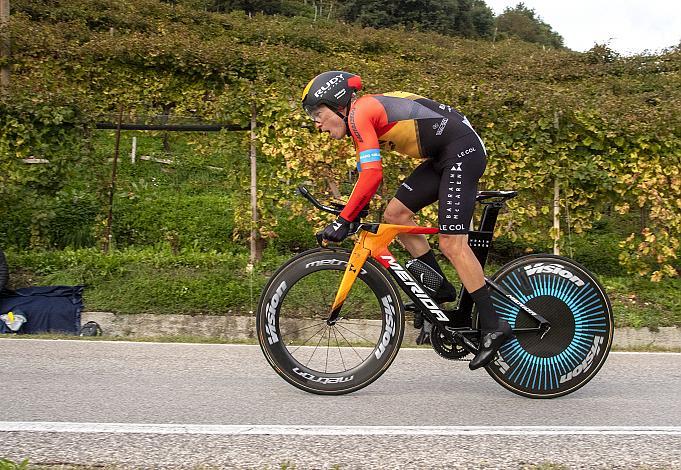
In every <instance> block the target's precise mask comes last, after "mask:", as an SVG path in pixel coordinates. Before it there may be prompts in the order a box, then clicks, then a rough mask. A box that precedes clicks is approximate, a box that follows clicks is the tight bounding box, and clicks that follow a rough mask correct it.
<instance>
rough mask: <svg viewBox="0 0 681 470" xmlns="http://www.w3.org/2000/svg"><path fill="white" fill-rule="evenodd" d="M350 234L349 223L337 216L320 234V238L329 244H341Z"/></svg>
mask: <svg viewBox="0 0 681 470" xmlns="http://www.w3.org/2000/svg"><path fill="white" fill-rule="evenodd" d="M349 233H350V222H348V221H347V220H345V219H344V218H343V217H341V216H338V218H337V219H336V220H335V222H331V223H330V224H329V225H327V226H326V228H325V229H324V231H323V232H322V238H324V239H325V240H329V241H330V242H336V243H339V242H342V241H343V240H345V238H346V237H347V236H348V234H349Z"/></svg>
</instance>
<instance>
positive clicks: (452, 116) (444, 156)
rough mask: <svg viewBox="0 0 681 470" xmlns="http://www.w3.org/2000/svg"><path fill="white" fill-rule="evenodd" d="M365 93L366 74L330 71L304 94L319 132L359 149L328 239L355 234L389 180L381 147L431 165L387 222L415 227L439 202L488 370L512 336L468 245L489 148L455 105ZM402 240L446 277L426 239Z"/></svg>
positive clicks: (448, 250) (479, 358)
mask: <svg viewBox="0 0 681 470" xmlns="http://www.w3.org/2000/svg"><path fill="white" fill-rule="evenodd" d="M361 88H362V81H361V78H360V77H359V75H355V74H352V73H348V72H342V71H330V72H324V73H322V74H320V75H317V76H316V77H315V78H313V79H312V80H311V81H310V82H309V83H308V84H307V86H306V87H305V89H304V91H303V96H302V104H303V108H304V109H305V111H306V112H307V114H308V115H309V116H310V117H312V119H313V120H314V122H315V126H316V127H317V129H319V130H320V131H321V132H328V133H329V134H330V136H331V137H332V138H334V139H342V138H344V137H346V136H351V137H352V139H353V141H354V143H355V147H356V149H357V160H358V161H357V169H358V171H359V179H358V181H357V183H356V184H355V187H354V189H353V191H352V194H351V195H350V198H349V199H348V202H347V204H346V205H345V208H344V209H343V211H342V212H341V214H340V216H339V217H338V218H337V219H336V220H335V221H334V222H333V223H331V224H329V225H328V226H327V227H326V228H325V229H324V231H323V237H324V238H325V239H327V240H329V241H332V242H340V241H342V240H343V239H345V238H346V237H347V236H348V234H349V231H350V223H351V221H353V220H355V218H356V217H357V216H358V214H359V212H360V211H361V210H362V208H364V207H365V206H366V205H367V204H368V203H369V201H370V199H371V197H372V196H373V195H374V194H375V192H376V190H377V189H378V185H379V184H380V182H381V180H382V178H383V173H382V164H381V151H380V149H381V148H384V149H389V150H395V151H397V152H399V153H401V154H404V155H407V156H411V157H416V158H422V159H425V160H424V161H423V162H422V163H421V164H420V165H419V166H418V167H416V169H415V170H414V171H413V172H412V173H411V175H409V176H408V177H407V179H405V180H404V182H403V183H402V185H401V186H400V187H399V189H398V190H397V193H396V194H395V197H394V198H393V199H391V200H390V201H389V203H388V206H387V207H386V210H385V213H384V214H383V217H384V220H385V221H386V222H388V223H392V224H399V225H416V223H415V222H414V219H413V217H414V214H415V213H416V212H418V211H419V210H421V209H422V208H424V207H426V206H428V205H430V204H432V203H434V202H435V201H439V208H438V221H439V228H440V249H441V250H442V252H443V253H444V254H445V256H446V257H447V259H449V260H450V261H451V263H452V264H453V265H454V268H455V269H456V271H457V273H458V274H459V277H460V278H461V281H462V282H463V285H464V287H465V288H466V290H467V291H468V292H469V293H470V294H471V297H472V298H473V301H474V302H475V304H476V306H477V309H478V314H479V322H480V328H481V334H482V337H481V341H480V350H479V352H478V354H476V356H475V357H474V358H473V359H472V360H471V362H470V363H469V367H470V369H471V370H474V369H477V368H479V367H484V366H485V365H487V364H488V363H489V362H490V361H491V360H492V359H493V358H494V356H495V354H496V352H497V350H498V349H499V348H500V347H501V345H502V344H503V343H504V342H505V341H507V340H508V339H510V338H511V337H513V334H512V332H511V328H510V326H509V324H508V322H506V321H505V320H501V319H500V318H499V316H498V314H497V313H496V312H495V310H494V307H493V305H492V300H491V297H490V292H489V290H488V288H487V286H486V284H485V278H484V274H483V271H482V267H481V265H480V262H479V261H478V260H477V258H476V257H475V255H474V254H473V251H472V250H471V249H470V247H469V246H468V230H469V225H470V221H471V218H472V215H473V209H474V206H475V197H476V194H477V183H478V180H479V179H480V177H481V176H482V174H483V172H484V170H485V166H486V151H485V146H484V144H483V143H482V140H481V139H480V137H479V136H478V134H477V133H476V132H475V130H474V129H473V127H472V126H471V124H470V122H468V119H466V117H465V116H464V115H463V114H461V113H459V111H457V110H456V109H454V108H453V107H451V106H448V105H446V104H442V103H438V102H436V101H433V100H430V99H427V98H424V97H422V96H418V95H415V94H412V93H405V92H392V93H383V94H375V95H364V96H362V97H360V98H357V96H356V92H357V91H359V90H361ZM399 239H400V241H401V242H402V243H403V245H404V246H405V248H406V249H407V251H409V253H410V254H411V255H412V256H413V257H415V258H418V259H420V260H421V261H423V262H424V263H426V264H427V265H429V266H430V267H431V268H432V269H434V270H435V271H437V272H438V273H439V274H440V275H441V276H443V278H444V277H445V276H444V274H443V273H442V270H441V269H440V267H439V266H438V264H437V261H436V260H435V256H434V255H433V252H432V250H431V248H430V245H429V243H428V240H427V239H426V237H425V235H414V234H400V235H399ZM452 294H453V295H455V290H454V287H453V286H452V285H451V283H449V281H447V280H446V278H445V283H444V288H443V289H441V290H440V291H439V292H438V293H437V294H436V300H438V301H440V302H442V301H446V300H450V299H451V297H452Z"/></svg>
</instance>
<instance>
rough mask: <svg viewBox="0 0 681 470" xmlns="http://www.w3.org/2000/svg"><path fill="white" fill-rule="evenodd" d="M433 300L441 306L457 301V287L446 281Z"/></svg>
mask: <svg viewBox="0 0 681 470" xmlns="http://www.w3.org/2000/svg"><path fill="white" fill-rule="evenodd" d="M433 300H435V302H437V303H439V304H443V303H445V302H454V301H455V300H456V287H454V286H453V285H451V284H450V283H449V282H446V281H445V282H444V283H443V284H442V285H441V286H440V288H439V289H438V290H437V292H435V295H433Z"/></svg>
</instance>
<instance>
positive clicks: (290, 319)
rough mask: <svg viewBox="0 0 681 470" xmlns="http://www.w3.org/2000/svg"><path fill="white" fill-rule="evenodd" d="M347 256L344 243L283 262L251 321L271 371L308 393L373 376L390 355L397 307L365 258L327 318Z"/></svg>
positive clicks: (349, 387)
mask: <svg viewBox="0 0 681 470" xmlns="http://www.w3.org/2000/svg"><path fill="white" fill-rule="evenodd" d="M348 259H349V253H348V252H347V251H346V250H326V249H316V250H311V251H310V252H306V253H304V254H302V255H299V256H298V257H296V258H293V259H292V260H290V261H289V262H287V263H286V264H285V265H284V266H282V268H280V270H279V271H277V273H275V274H274V275H273V276H272V278H271V279H270V281H269V282H268V284H267V285H266V286H265V289H264V290H263V294H262V295H261V299H260V303H259V306H258V314H257V321H256V327H257V330H258V339H259V342H260V346H261V348H262V350H263V353H264V354H265V357H266V358H267V360H268V362H269V363H270V365H272V367H273V368H274V369H275V371H276V372H277V373H278V374H279V375H280V376H281V377H283V378H284V379H285V380H286V381H287V382H289V383H291V384H292V385H294V386H296V387H298V388H300V389H302V390H305V391H308V392H312V393H320V394H342V393H349V392H352V391H355V390H358V389H360V388H362V387H365V386H366V385H368V384H369V383H371V382H373V381H374V380H376V379H377V378H378V377H379V376H380V375H381V374H382V373H383V372H384V371H385V370H386V369H387V367H388V366H389V365H390V363H391V362H392V360H393V359H394V358H395V356H396V354H397V351H398V350H399V345H400V343H401V340H402V335H403V333H404V314H403V311H402V308H401V304H400V301H399V298H398V297H397V292H396V290H395V288H394V286H393V284H392V283H391V282H390V281H389V279H388V278H387V276H386V274H385V272H384V271H383V270H382V269H381V268H380V267H379V266H378V265H377V264H376V263H375V262H373V261H371V260H368V261H367V263H365V266H364V267H363V268H362V271H361V272H360V274H359V276H358V278H357V280H356V282H355V285H353V287H352V289H351V291H350V294H349V295H348V298H347V300H346V302H345V304H344V305H343V310H342V312H341V317H340V319H339V321H338V322H337V323H336V324H334V325H328V324H327V323H326V319H327V318H328V313H329V308H330V306H331V303H332V301H333V298H334V296H335V293H336V290H337V289H338V286H339V285H340V280H341V278H342V276H343V272H344V270H345V267H346V265H347V261H348Z"/></svg>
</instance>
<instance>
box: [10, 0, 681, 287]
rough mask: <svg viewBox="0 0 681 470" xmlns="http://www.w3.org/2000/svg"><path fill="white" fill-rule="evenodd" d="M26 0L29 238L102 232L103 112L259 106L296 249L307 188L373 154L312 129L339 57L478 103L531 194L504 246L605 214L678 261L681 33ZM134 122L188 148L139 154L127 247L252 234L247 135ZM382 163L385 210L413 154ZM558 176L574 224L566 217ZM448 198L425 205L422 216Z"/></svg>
mask: <svg viewBox="0 0 681 470" xmlns="http://www.w3.org/2000/svg"><path fill="white" fill-rule="evenodd" d="M12 9H13V10H12V19H11V23H10V35H11V44H12V56H11V59H10V64H11V68H12V75H11V77H12V81H11V92H10V93H9V94H8V95H5V96H2V97H0V197H1V199H0V237H2V238H3V239H5V240H6V241H5V242H3V243H4V244H5V245H8V246H12V247H14V248H15V249H16V250H27V249H35V248H44V249H55V248H57V249H61V248H66V247H71V248H88V247H98V246H100V243H101V241H102V240H101V238H102V236H103V231H102V226H103V222H104V219H105V218H106V194H107V191H108V185H109V178H110V173H111V163H110V161H109V159H110V157H112V156H113V134H112V133H110V132H104V131H99V130H96V126H95V125H96V123H97V122H101V121H111V120H112V119H111V116H115V115H116V114H117V113H118V112H119V110H122V112H123V115H124V121H126V122H145V120H146V121H148V120H149V119H151V116H156V115H163V116H166V119H170V120H171V121H173V122H180V121H182V122H194V121H196V122H210V123H228V124H235V125H241V126H244V127H247V126H248V124H249V121H250V118H251V112H252V109H253V107H255V109H256V112H257V121H258V127H257V144H258V145H257V149H258V196H259V197H258V211H259V220H260V222H259V225H258V227H257V230H258V231H259V234H260V237H261V238H262V241H263V244H264V245H266V246H270V247H275V248H276V249H277V250H278V252H279V253H286V252H290V250H291V249H296V248H298V247H300V246H303V244H302V243H301V242H300V241H299V239H300V238H301V237H309V233H310V232H311V231H312V230H313V228H314V227H318V226H321V225H322V224H323V222H324V221H323V220H320V219H319V218H318V217H317V216H316V214H313V213H310V212H309V210H308V208H307V207H306V206H304V205H303V202H302V201H301V200H299V198H294V197H293V195H292V194H293V193H292V188H294V187H295V185H296V184H299V183H305V184H307V185H308V186H309V187H310V188H311V190H313V191H314V192H315V193H316V194H318V195H319V196H320V197H322V198H323V197H324V195H327V196H328V197H329V198H330V197H332V195H333V193H336V194H338V193H337V189H336V188H340V194H342V195H345V196H347V195H348V194H349V193H350V189H351V187H352V181H353V178H354V177H355V175H354V174H353V173H352V170H353V168H355V165H356V164H355V157H354V151H353V148H352V146H351V143H350V142H349V141H345V142H335V141H331V140H330V139H329V138H328V137H327V136H325V135H320V134H318V133H313V132H311V130H310V127H309V122H307V121H306V117H305V115H304V113H303V112H302V110H301V109H300V106H299V104H298V100H299V96H300V91H301V90H302V88H303V87H304V85H305V84H306V83H307V81H308V80H309V79H310V78H311V77H312V76H314V75H316V74H317V73H319V72H322V71H325V70H333V69H342V70H348V71H352V72H355V73H358V74H360V75H361V76H362V77H363V81H364V83H365V90H366V91H367V92H369V93H371V92H377V93H379V92H384V91H393V90H406V91H412V92H415V93H419V94H422V95H425V96H428V97H431V98H433V99H437V100H439V101H442V102H446V103H452V104H453V105H454V106H455V107H457V108H458V109H460V110H461V111H462V112H463V113H465V114H466V115H467V116H468V117H469V119H470V121H471V122H472V123H473V125H474V126H475V127H476V128H477V130H478V131H479V133H480V134H481V136H482V138H483V140H484V141H485V143H486V146H487V149H488V153H489V155H490V157H489V160H488V168H487V171H486V173H485V176H484V179H483V181H482V185H483V189H515V190H518V191H519V192H520V197H518V198H517V199H515V200H513V201H511V204H510V209H511V210H509V211H507V212H506V213H504V214H503V216H502V219H501V221H500V224H499V231H500V233H499V234H498V235H499V236H500V237H501V242H500V245H501V246H503V244H504V243H506V244H508V245H512V246H514V247H517V248H518V247H519V248H518V249H520V250H546V249H549V248H550V247H551V246H552V245H553V241H554V240H555V239H557V238H559V239H560V243H561V244H562V245H563V247H564V250H567V249H568V248H569V247H568V245H569V244H576V245H578V244H579V243H580V237H583V236H584V234H588V233H590V232H592V231H594V230H601V231H603V230H604V229H603V227H606V230H605V231H606V232H607V235H608V236H609V237H611V238H612V239H613V240H614V246H616V250H615V251H614V253H612V256H614V257H616V258H618V259H619V262H620V263H621V265H622V266H623V267H624V268H626V269H627V270H629V271H630V272H632V273H635V274H636V275H638V276H645V277H647V278H651V279H653V280H660V279H663V278H665V277H678V275H679V271H680V270H681V263H680V262H679V260H678V255H679V253H680V245H679V242H680V240H681V110H680V109H679V103H680V102H681V87H680V86H679V83H681V76H680V69H681V49H679V48H678V47H676V48H672V49H670V50H668V51H666V52H664V53H662V54H660V55H643V56H635V57H620V56H618V55H617V54H615V53H613V52H612V51H611V50H609V49H608V48H607V46H595V47H594V48H593V49H592V50H590V51H589V52H586V53H576V52H572V51H567V50H554V49H545V48H543V47H541V46H537V45H532V44H528V43H523V42H521V41H517V40H511V39H508V40H503V41H500V42H491V41H489V40H477V41H474V40H469V39H457V38H452V37H447V36H441V35H438V34H434V33H433V34H429V33H420V32H406V31H404V30H397V29H395V30H374V29H371V28H360V27H357V26H352V25H346V24H342V23H337V22H325V21H324V20H318V21H313V19H311V18H303V17H294V18H286V17H281V16H266V15H253V16H248V15H246V14H244V13H239V12H233V13H229V14H218V13H207V12H204V11H201V10H196V9H192V8H189V7H186V6H181V5H170V4H166V3H160V2H158V1H155V0H138V1H132V0H122V1H119V2H107V1H103V0H97V1H86V0H43V1H31V0H15V1H13V2H12ZM130 135H131V134H128V135H126V136H125V137H124V138H125V139H126V140H125V145H129V138H130ZM135 135H138V136H139V137H140V139H148V140H149V141H150V142H151V141H153V142H151V143H149V144H148V148H151V147H154V146H155V147H154V148H155V150H154V152H156V153H157V154H158V156H159V157H164V155H165V157H168V156H170V157H172V158H170V160H171V161H172V162H173V163H172V164H170V165H166V166H165V167H164V168H160V169H158V168H156V167H154V168H155V169H150V168H151V167H150V166H148V165H147V166H146V167H144V168H143V167H142V166H141V165H139V166H135V167H133V166H130V165H128V166H127V167H123V168H122V170H121V171H122V173H121V179H120V182H119V184H118V186H117V192H116V194H115V199H114V242H115V243H116V246H117V247H119V248H125V247H133V246H140V247H143V246H149V245H154V244H158V243H161V244H169V245H170V246H171V247H173V250H175V251H176V252H180V251H182V250H183V249H192V250H198V251H209V250H215V251H216V252H229V251H230V250H234V249H238V248H235V247H239V246H241V247H244V248H245V247H246V246H247V238H248V237H249V234H250V230H251V228H252V227H251V218H250V208H249V195H248V188H249V184H248V181H249V177H250V176H249V175H250V173H249V171H250V170H249V167H248V158H247V155H248V145H249V142H248V136H247V135H246V134H245V133H238V132H233V133H228V132H221V133H219V134H212V135H208V134H175V135H172V136H170V137H168V136H167V135H165V134H164V133H163V132H147V133H138V134H135ZM162 140H163V141H164V145H163V148H161V147H160V144H159V142H161V141H162ZM154 142H155V143H154ZM126 149H128V147H126ZM126 151H129V150H126ZM165 157H164V158H165ZM27 158H44V159H48V160H49V161H50V163H49V164H44V165H28V164H26V163H25V162H24V159H27ZM384 162H385V171H384V175H385V176H384V183H383V185H382V187H381V188H380V189H379V194H378V197H377V198H375V202H374V206H373V211H372V214H374V215H375V216H377V215H378V214H379V213H380V212H379V211H380V209H381V207H382V205H383V204H385V202H387V200H388V198H389V197H391V196H392V194H393V193H394V190H395V189H396V187H397V186H398V184H399V182H400V180H401V179H402V178H403V177H405V176H406V175H408V174H409V172H410V170H411V169H412V168H413V167H414V166H415V165H416V164H417V162H415V161H413V160H410V159H407V158H404V157H402V156H399V155H396V154H388V155H386V156H385V157H384ZM159 167H160V165H159ZM208 167H215V168H221V169H222V170H223V171H222V172H220V171H212V170H209V169H207V168H208ZM225 169H227V171H225ZM556 184H557V185H558V187H559V188H560V192H561V201H560V205H561V207H560V211H561V217H562V218H563V220H562V224H561V233H557V232H556V231H555V230H553V229H552V220H553V197H554V185H556ZM164 210H165V212H164ZM435 215H436V211H435V210H434V208H431V209H429V210H426V211H425V212H424V214H423V218H424V222H429V223H434V217H435ZM159 220H163V222H162V223H157V222H158V221H159Z"/></svg>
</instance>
